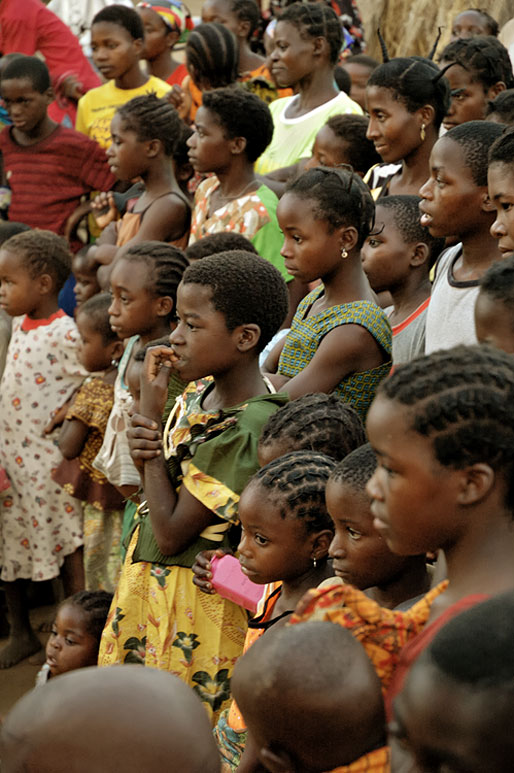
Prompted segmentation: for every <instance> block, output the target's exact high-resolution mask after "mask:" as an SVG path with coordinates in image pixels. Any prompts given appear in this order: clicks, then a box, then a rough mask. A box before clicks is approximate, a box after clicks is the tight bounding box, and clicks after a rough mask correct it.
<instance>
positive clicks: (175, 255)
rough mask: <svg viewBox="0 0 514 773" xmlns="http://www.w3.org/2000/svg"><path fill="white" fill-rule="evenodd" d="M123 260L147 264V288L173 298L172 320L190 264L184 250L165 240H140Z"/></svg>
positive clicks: (156, 293) (126, 253)
mask: <svg viewBox="0 0 514 773" xmlns="http://www.w3.org/2000/svg"><path fill="white" fill-rule="evenodd" d="M123 260H128V261H139V262H142V263H145V264H146V265H147V267H148V287H147V289H148V290H150V291H151V292H153V293H155V295H156V296H169V297H170V298H171V299H172V301H173V309H172V311H171V314H170V320H171V319H172V318H173V317H174V316H175V307H176V303H177V288H178V286H179V284H180V282H181V280H182V275H183V273H184V271H185V270H186V268H187V266H188V265H189V264H188V261H187V258H186V256H185V255H184V253H183V252H182V250H179V249H178V248H177V247H173V246H172V245H171V244H166V243H165V242H156V241H148V242H139V244H135V245H134V246H133V247H130V248H129V249H128V250H127V252H125V253H124V255H123Z"/></svg>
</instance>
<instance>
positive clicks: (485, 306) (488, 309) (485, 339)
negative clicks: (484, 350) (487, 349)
mask: <svg viewBox="0 0 514 773" xmlns="http://www.w3.org/2000/svg"><path fill="white" fill-rule="evenodd" d="M475 331H476V335H477V339H478V342H479V343H481V344H490V345H491V346H495V347H496V348H497V349H501V350H502V351H504V352H507V354H514V325H513V319H512V311H511V310H510V309H508V308H507V307H506V305H505V304H503V303H502V302H501V301H498V300H496V299H495V298H491V297H490V296H489V295H488V294H487V293H484V292H483V291H482V290H481V291H480V292H479V293H478V296H477V301H476V304H475Z"/></svg>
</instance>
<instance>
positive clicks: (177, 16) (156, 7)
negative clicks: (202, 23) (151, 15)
mask: <svg viewBox="0 0 514 773" xmlns="http://www.w3.org/2000/svg"><path fill="white" fill-rule="evenodd" d="M137 8H149V9H150V10H151V11H155V13H157V14H159V16H160V17H161V19H162V20H163V22H164V24H165V25H166V26H167V27H168V29H170V30H171V31H172V32H175V31H177V32H179V33H180V38H179V40H178V41H177V43H185V42H186V40H187V36H188V33H189V32H190V31H191V30H192V29H193V27H194V24H193V20H192V18H191V14H190V12H189V8H187V6H185V5H184V3H182V2H180V0H158V2H153V3H138V4H137Z"/></svg>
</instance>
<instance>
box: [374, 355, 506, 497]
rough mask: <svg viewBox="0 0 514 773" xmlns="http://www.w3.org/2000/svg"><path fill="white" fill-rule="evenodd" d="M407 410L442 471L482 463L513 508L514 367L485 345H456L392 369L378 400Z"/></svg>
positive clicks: (379, 388) (503, 356) (504, 357)
mask: <svg viewBox="0 0 514 773" xmlns="http://www.w3.org/2000/svg"><path fill="white" fill-rule="evenodd" d="M379 395H380V396H385V397H386V398H388V399H389V400H391V401H394V402H395V403H399V404H400V405H405V406H408V409H409V410H408V421H409V424H410V427H411V429H412V430H413V431H415V432H418V433H419V434H420V435H423V436H424V437H426V438H428V439H430V440H431V442H432V445H433V449H434V454H435V457H436V459H437V460H438V462H439V463H440V464H442V465H443V466H444V467H453V468H455V469H463V468H464V467H466V466H468V465H471V464H475V463H477V462H484V463H486V464H489V465H490V466H491V467H492V468H493V470H494V471H495V472H496V473H498V474H500V475H501V476H502V477H503V478H505V481H506V483H507V486H508V489H507V495H506V506H507V507H508V508H509V509H511V510H514V476H513V473H514V365H513V360H512V356H511V355H508V354H506V353H505V352H502V351H499V350H497V349H493V348H491V347H489V346H458V347H456V348H454V349H448V350H443V351H438V352H435V353H433V354H431V355H429V356H427V357H421V358H419V359H417V360H413V361H412V362H410V363H407V364H405V365H401V366H399V367H398V368H396V369H395V371H394V372H393V373H392V375H391V376H389V378H387V379H385V380H384V381H382V382H381V384H380V385H379V387H378V390H377V397H378V396H379Z"/></svg>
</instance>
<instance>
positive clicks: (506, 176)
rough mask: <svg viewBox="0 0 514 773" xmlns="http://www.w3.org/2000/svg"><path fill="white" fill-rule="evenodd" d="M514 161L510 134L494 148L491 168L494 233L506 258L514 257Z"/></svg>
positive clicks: (513, 139)
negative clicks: (513, 206)
mask: <svg viewBox="0 0 514 773" xmlns="http://www.w3.org/2000/svg"><path fill="white" fill-rule="evenodd" d="M513 162H514V132H512V131H507V132H505V134H502V136H501V137H498V139H497V140H496V142H494V144H493V145H492V146H491V148H490V151H489V166H488V169H487V183H488V191H489V199H490V201H491V203H492V205H493V208H494V209H495V210H496V217H495V220H494V223H493V224H492V226H491V234H492V236H493V237H494V238H495V239H497V240H498V249H499V251H500V253H501V254H502V255H503V256H504V257H509V256H510V255H512V254H514V218H513V214H514V211H513V208H512V204H513V203H514V174H513Z"/></svg>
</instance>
